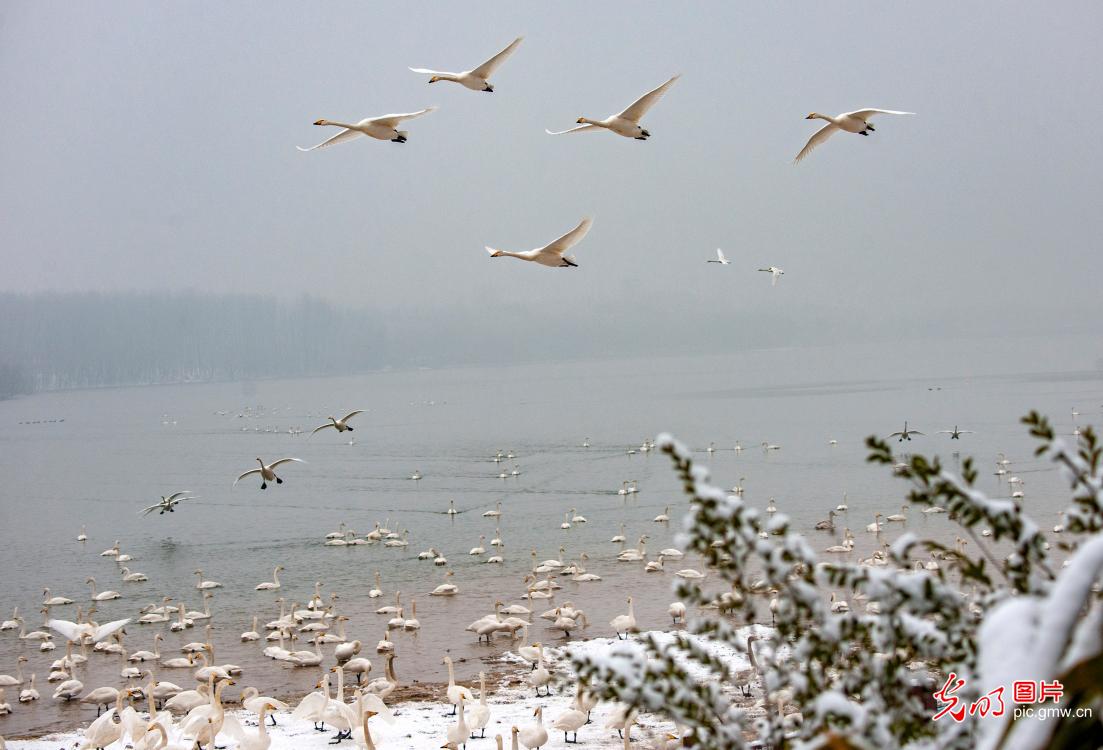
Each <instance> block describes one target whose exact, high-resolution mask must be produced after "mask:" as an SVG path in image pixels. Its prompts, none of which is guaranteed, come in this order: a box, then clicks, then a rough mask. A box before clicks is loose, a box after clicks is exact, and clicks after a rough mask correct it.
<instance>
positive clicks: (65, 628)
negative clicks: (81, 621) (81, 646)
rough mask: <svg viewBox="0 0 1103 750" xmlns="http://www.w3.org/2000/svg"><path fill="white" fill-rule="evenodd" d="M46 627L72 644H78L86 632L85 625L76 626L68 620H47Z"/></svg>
mask: <svg viewBox="0 0 1103 750" xmlns="http://www.w3.org/2000/svg"><path fill="white" fill-rule="evenodd" d="M46 627H48V628H49V629H50V630H53V631H55V632H57V633H58V634H60V635H63V636H65V638H66V640H70V641H73V642H74V643H76V642H78V641H79V640H80V639H81V638H83V637H84V635H85V634H86V633H87V632H88V627H87V626H86V625H77V624H76V623H75V622H69V621H68V620H47V621H46Z"/></svg>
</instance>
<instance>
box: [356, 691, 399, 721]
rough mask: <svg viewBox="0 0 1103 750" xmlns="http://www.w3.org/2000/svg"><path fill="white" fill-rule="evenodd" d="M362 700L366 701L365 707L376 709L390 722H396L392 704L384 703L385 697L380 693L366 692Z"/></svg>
mask: <svg viewBox="0 0 1103 750" xmlns="http://www.w3.org/2000/svg"><path fill="white" fill-rule="evenodd" d="M361 700H363V701H364V708H365V709H367V710H368V711H374V712H375V713H376V714H378V715H379V716H380V717H381V718H382V719H383V721H385V722H387V723H388V724H394V713H392V712H391V708H390V706H388V705H387V704H386V703H384V702H383V699H382V698H380V697H379V696H378V695H376V694H375V693H364V694H363V697H362V698H361Z"/></svg>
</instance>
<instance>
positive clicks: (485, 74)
mask: <svg viewBox="0 0 1103 750" xmlns="http://www.w3.org/2000/svg"><path fill="white" fill-rule="evenodd" d="M522 39H524V37H523V36H519V37H517V38H516V39H514V40H513V41H512V42H510V43H509V44H508V45H506V48H505V49H503V50H502V51H501V52H499V53H498V54H496V55H494V57H492V58H490V59H489V60H487V61H486V62H484V63H483V64H482V65H480V66H479V67H477V68H475V69H474V70H472V71H471V75H474V76H478V77H479V78H482V79H484V80H485V79H487V78H490V76H491V75H493V73H494V71H495V70H497V69H498V68H499V66H501V64H502V63H504V62H505V61H506V58H507V57H509V56H510V55H512V54H513V51H514V50H515V49H517V45H519V44H520V43H521V40H522Z"/></svg>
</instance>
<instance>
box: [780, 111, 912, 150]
mask: <svg viewBox="0 0 1103 750" xmlns="http://www.w3.org/2000/svg"><path fill="white" fill-rule="evenodd" d="M914 114H915V112H898V111H897V110H894V109H857V110H854V111H853V112H843V113H842V114H841V115H836V116H835V117H831V116H830V115H821V114H820V113H819V112H813V113H812V114H810V115H808V116H807V117H805V118H804V119H806V120H827V124H826V125H824V126H823V127H822V128H820V129H819V130H817V131H816V132H815V134H814V135H813V136H812V137H811V138H809V139H808V143H806V144H804V148H802V149H801V150H800V153H799V154H797V158H796V159H794V160H793V162H794V163H796V162H799V161H800V160H801V159H803V158H804V157H806V156H808V154H810V153H811V152H812V149H814V148H815V147H816V146H818V145H820V144H821V143H823V142H824V141H826V140H827V139H828V138H830V137H831V136H832V135H834V134H835V133H836V132H838V131H840V130H845V131H846V132H848V133H858V134H859V135H869V134H870V133H871V132H874V130H875V128H874V127H873V125H871V124H870V122H869V120H870V118H871V117H873V116H874V115H914Z"/></svg>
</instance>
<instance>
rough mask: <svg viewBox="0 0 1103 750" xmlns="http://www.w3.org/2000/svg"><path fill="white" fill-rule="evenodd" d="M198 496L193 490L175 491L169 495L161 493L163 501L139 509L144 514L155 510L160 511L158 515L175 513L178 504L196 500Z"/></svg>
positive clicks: (146, 514)
mask: <svg viewBox="0 0 1103 750" xmlns="http://www.w3.org/2000/svg"><path fill="white" fill-rule="evenodd" d="M198 497H199V496H198V495H195V496H192V494H191V490H183V491H182V492H174V493H173V494H171V495H169V496H167V497H166V496H165V495H161V502H159V503H154V504H153V505H151V506H149V507H148V508H142V510H141V511H139V512H140V513H141V515H143V516H148V515H149V514H150V513H152V512H153V511H155V510H156V511H158V515H161V516H163V515H164V514H165V513H175V512H176V506H177V505H178V504H179V503H180V502H181V501H182V500H195V499H196V498H198Z"/></svg>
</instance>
